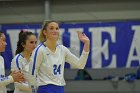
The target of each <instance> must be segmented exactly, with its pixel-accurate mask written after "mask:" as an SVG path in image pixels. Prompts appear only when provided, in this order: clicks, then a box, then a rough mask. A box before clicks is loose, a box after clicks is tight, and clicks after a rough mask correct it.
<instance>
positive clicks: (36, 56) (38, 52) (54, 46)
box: [29, 21, 90, 93]
mask: <svg viewBox="0 0 140 93" xmlns="http://www.w3.org/2000/svg"><path fill="white" fill-rule="evenodd" d="M59 35H60V29H59V23H58V22H56V21H49V22H45V24H44V25H43V27H42V30H41V32H40V37H39V38H40V41H41V44H40V45H38V46H37V48H36V49H35V50H34V51H33V53H32V56H31V64H30V74H31V75H32V81H29V83H30V84H31V85H30V86H31V87H32V92H33V93H35V90H36V88H37V86H38V90H37V93H64V85H65V80H64V65H65V62H68V63H69V64H71V65H72V66H73V67H75V68H78V69H84V67H85V64H86V62H87V58H88V54H89V48H90V40H89V38H88V37H87V36H86V35H85V34H83V33H82V32H79V31H78V32H77V36H78V38H79V40H80V41H81V42H83V43H84V48H83V52H82V54H81V56H80V58H78V57H76V56H75V55H74V54H72V53H71V52H70V51H69V50H68V48H67V47H65V46H63V45H60V44H58V43H57V41H58V38H59ZM36 76H37V86H35V83H36V82H33V81H35V80H33V79H35V78H36Z"/></svg>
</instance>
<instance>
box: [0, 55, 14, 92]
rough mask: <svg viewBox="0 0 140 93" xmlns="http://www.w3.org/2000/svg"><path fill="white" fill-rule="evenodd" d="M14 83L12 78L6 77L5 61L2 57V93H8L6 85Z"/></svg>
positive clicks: (0, 76)
mask: <svg viewBox="0 0 140 93" xmlns="http://www.w3.org/2000/svg"><path fill="white" fill-rule="evenodd" d="M12 82H14V80H13V78H12V76H8V77H5V68H4V59H3V57H2V56H1V55H0V93H7V91H6V85H8V84H10V83H12Z"/></svg>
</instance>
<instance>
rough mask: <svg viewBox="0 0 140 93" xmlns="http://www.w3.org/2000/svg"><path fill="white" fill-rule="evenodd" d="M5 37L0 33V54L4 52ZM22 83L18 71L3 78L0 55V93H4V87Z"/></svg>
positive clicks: (2, 63) (2, 61) (3, 71)
mask: <svg viewBox="0 0 140 93" xmlns="http://www.w3.org/2000/svg"><path fill="white" fill-rule="evenodd" d="M6 45H7V43H6V37H5V35H4V33H3V32H1V31H0V53H1V52H4V51H5V47H6ZM21 81H24V76H23V74H22V73H20V71H15V70H14V71H13V72H12V73H11V75H9V76H7V77H5V67H4V59H3V57H2V56H1V55H0V93H6V85H8V84H10V83H13V82H21Z"/></svg>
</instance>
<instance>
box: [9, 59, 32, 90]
mask: <svg viewBox="0 0 140 93" xmlns="http://www.w3.org/2000/svg"><path fill="white" fill-rule="evenodd" d="M18 70H19V68H18V67H17V64H16V60H15V59H13V60H12V62H11V71H12V72H13V71H18ZM24 76H25V75H24ZM14 85H15V87H16V88H18V89H19V90H23V91H26V92H31V88H30V87H29V85H28V84H26V83H19V82H15V83H14Z"/></svg>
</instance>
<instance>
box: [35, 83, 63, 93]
mask: <svg viewBox="0 0 140 93" xmlns="http://www.w3.org/2000/svg"><path fill="white" fill-rule="evenodd" d="M37 93H64V86H57V85H53V84H48V85H43V86H39V87H38V90H37Z"/></svg>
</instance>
